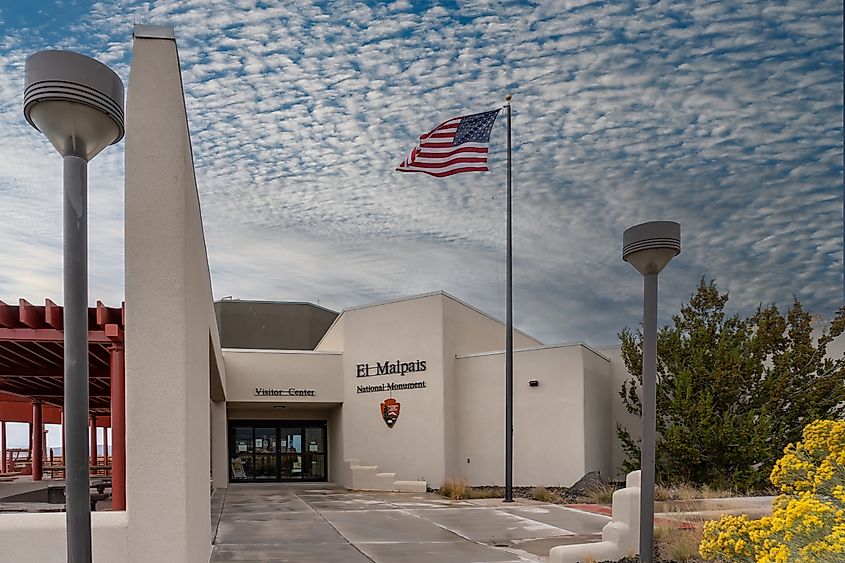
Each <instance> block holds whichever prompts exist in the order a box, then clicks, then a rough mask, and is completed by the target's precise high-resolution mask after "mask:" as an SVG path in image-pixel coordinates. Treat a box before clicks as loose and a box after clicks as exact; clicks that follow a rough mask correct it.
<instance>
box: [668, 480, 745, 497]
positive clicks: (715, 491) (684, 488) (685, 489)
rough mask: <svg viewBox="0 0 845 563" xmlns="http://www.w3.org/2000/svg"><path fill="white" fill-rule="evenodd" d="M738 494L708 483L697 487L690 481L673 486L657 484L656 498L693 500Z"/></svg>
mask: <svg viewBox="0 0 845 563" xmlns="http://www.w3.org/2000/svg"><path fill="white" fill-rule="evenodd" d="M734 496H736V492H734V491H730V490H727V489H719V488H711V487H709V486H707V485H704V486H703V487H696V486H695V485H690V484H688V483H680V484H677V485H672V486H669V487H667V486H664V485H655V487H654V500H657V501H667V500H680V501H691V500H699V499H710V498H727V497H734Z"/></svg>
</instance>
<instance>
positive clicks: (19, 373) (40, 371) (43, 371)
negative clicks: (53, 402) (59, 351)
mask: <svg viewBox="0 0 845 563" xmlns="http://www.w3.org/2000/svg"><path fill="white" fill-rule="evenodd" d="M63 369H64V367H63V366H62V365H58V366H55V367H53V368H31V367H30V368H24V367H11V368H0V381H2V379H3V378H4V377H10V376H13V377H54V378H56V379H63V378H64V376H63V372H62V370H63ZM88 378H89V379H104V380H107V379H109V370H108V368H105V369H104V368H98V369H90V368H89V371H88ZM0 400H2V399H0Z"/></svg>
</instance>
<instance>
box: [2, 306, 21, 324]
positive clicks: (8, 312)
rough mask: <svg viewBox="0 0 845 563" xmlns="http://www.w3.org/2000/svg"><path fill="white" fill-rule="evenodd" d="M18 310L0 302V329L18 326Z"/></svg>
mask: <svg viewBox="0 0 845 563" xmlns="http://www.w3.org/2000/svg"><path fill="white" fill-rule="evenodd" d="M18 317H19V315H18V308H17V307H15V306H13V305H7V304H5V303H3V302H2V301H0V327H5V328H13V327H16V326H19V325H18Z"/></svg>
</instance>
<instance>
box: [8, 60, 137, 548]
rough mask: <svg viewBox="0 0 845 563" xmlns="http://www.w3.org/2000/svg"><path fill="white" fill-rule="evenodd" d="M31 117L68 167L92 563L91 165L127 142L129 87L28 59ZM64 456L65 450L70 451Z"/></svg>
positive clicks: (76, 515) (71, 435) (69, 254)
mask: <svg viewBox="0 0 845 563" xmlns="http://www.w3.org/2000/svg"><path fill="white" fill-rule="evenodd" d="M23 111H24V116H25V117H26V120H27V121H28V122H29V123H30V125H32V126H33V127H35V128H36V129H38V130H39V131H41V133H43V134H44V136H46V137H47V139H48V140H49V141H50V142H51V143H52V144H53V146H54V147H55V148H56V150H57V151H59V154H61V155H62V160H63V165H64V182H63V183H64V301H65V304H64V319H63V320H64V348H65V351H64V414H65V428H66V430H67V437H66V438H65V442H66V446H67V456H66V458H65V460H64V462H65V479H66V489H65V494H66V508H67V516H66V517H67V554H68V557H67V559H68V561H69V562H70V563H90V561H91V507H90V491H89V481H88V455H87V452H86V449H87V447H86V446H87V445H88V444H87V442H88V432H87V429H88V202H87V199H88V193H87V192H88V161H89V160H91V159H92V158H94V157H95V156H97V154H99V153H100V151H102V150H103V149H104V148H106V147H107V146H108V145H111V144H114V143H117V142H118V141H120V139H122V138H123V132H124V128H123V83H122V82H121V81H120V78H118V76H117V75H116V74H115V73H114V72H113V71H112V70H111V69H110V68H109V67H107V66H105V65H104V64H102V63H100V62H98V61H95V60H94V59H91V58H89V57H86V56H84V55H80V54H78V53H72V52H69V51H41V52H39V53H35V54H34V55H32V56H31V57H29V58H28V59H27V61H26V80H25V89H24V110H23ZM62 453H63V455H64V452H62Z"/></svg>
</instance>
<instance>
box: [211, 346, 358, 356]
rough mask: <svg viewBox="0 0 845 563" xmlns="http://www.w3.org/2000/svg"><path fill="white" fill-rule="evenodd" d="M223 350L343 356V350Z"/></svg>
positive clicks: (224, 349)
mask: <svg viewBox="0 0 845 563" xmlns="http://www.w3.org/2000/svg"><path fill="white" fill-rule="evenodd" d="M220 350H221V351H222V352H229V353H241V352H243V353H246V354H311V355H313V356H342V355H343V352H335V351H330V352H322V351H320V352H318V351H316V350H274V349H273V348H221V349H220Z"/></svg>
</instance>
